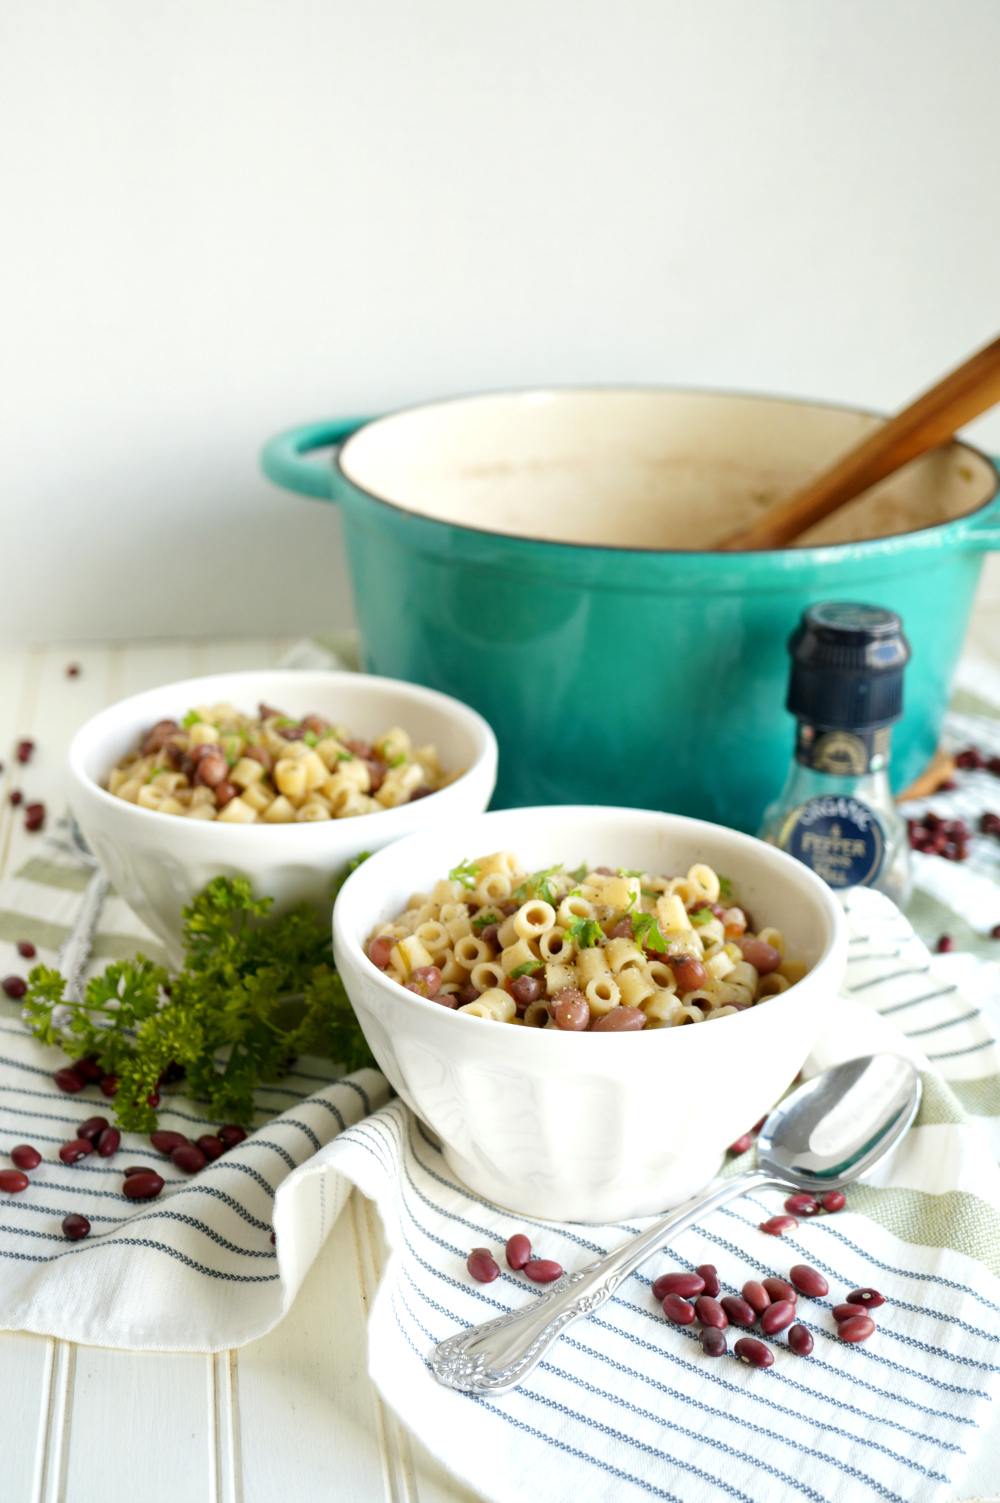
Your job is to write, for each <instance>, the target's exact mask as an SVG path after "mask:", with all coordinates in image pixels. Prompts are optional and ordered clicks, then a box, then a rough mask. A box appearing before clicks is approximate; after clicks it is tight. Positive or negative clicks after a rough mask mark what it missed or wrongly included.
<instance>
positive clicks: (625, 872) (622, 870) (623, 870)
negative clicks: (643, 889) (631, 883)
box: [618, 866, 646, 877]
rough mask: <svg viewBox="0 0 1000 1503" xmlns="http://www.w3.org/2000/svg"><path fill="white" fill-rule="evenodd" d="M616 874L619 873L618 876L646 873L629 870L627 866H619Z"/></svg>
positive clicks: (635, 875) (641, 875)
mask: <svg viewBox="0 0 1000 1503" xmlns="http://www.w3.org/2000/svg"><path fill="white" fill-rule="evenodd" d="M618 875H619V877H644V876H645V875H646V873H645V872H630V871H629V870H628V868H627V867H625V866H620V867H619V868H618Z"/></svg>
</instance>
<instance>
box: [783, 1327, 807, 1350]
mask: <svg viewBox="0 0 1000 1503" xmlns="http://www.w3.org/2000/svg"><path fill="white" fill-rule="evenodd" d="M786 1339H787V1341H788V1345H789V1346H790V1347H791V1349H792V1351H793V1352H796V1353H797V1354H798V1356H800V1357H808V1356H809V1353H810V1352H811V1351H812V1349H813V1346H814V1342H813V1338H812V1332H811V1331H810V1330H809V1328H808V1327H807V1326H803V1325H796V1326H792V1327H791V1328H790V1329H789V1332H788V1336H787V1338H786Z"/></svg>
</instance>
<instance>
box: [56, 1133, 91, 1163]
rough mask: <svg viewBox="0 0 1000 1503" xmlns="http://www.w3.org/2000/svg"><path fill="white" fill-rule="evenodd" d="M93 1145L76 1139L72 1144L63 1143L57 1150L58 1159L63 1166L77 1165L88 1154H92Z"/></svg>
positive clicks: (83, 1139) (82, 1139) (84, 1139)
mask: <svg viewBox="0 0 1000 1503" xmlns="http://www.w3.org/2000/svg"><path fill="white" fill-rule="evenodd" d="M93 1151H94V1145H93V1143H90V1142H88V1141H87V1139H86V1138H76V1139H74V1141H73V1142H72V1143H64V1144H63V1146H62V1147H61V1148H60V1150H59V1157H60V1158H61V1159H62V1161H63V1163H64V1164H78V1163H79V1162H80V1160H81V1159H85V1158H86V1157H87V1155H88V1154H89V1153H93Z"/></svg>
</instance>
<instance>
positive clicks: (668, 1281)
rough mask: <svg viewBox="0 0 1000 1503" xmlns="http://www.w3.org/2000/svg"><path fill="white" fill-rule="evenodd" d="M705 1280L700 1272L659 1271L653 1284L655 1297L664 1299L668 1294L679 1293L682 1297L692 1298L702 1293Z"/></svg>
mask: <svg viewBox="0 0 1000 1503" xmlns="http://www.w3.org/2000/svg"><path fill="white" fill-rule="evenodd" d="M704 1292H705V1280H704V1279H703V1278H702V1276H701V1274H700V1273H661V1274H660V1277H659V1278H658V1279H657V1281H656V1283H655V1284H654V1285H653V1294H654V1296H655V1298H656V1299H660V1300H662V1299H666V1297H667V1295H668V1294H679V1295H680V1296H681V1298H682V1299H694V1297H695V1295H698V1294H704Z"/></svg>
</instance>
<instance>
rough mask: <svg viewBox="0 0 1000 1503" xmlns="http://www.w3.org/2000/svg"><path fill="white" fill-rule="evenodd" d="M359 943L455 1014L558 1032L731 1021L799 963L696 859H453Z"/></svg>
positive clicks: (797, 972)
mask: <svg viewBox="0 0 1000 1503" xmlns="http://www.w3.org/2000/svg"><path fill="white" fill-rule="evenodd" d="M763 936H766V938H765V937H763ZM367 948H368V955H369V957H370V958H371V960H372V961H373V963H374V964H375V965H376V966H377V967H378V968H379V969H380V970H381V971H382V972H383V973H384V974H385V975H386V976H387V977H388V978H389V979H391V980H393V981H396V982H397V983H398V984H399V985H400V986H401V987H404V988H405V989H406V990H408V991H409V992H411V994H414V995H417V996H420V997H423V998H425V999H427V1000H430V999H431V997H432V996H433V998H434V1000H436V1001H439V1002H441V1001H444V1002H445V1003H446V1005H448V1006H451V1007H452V1008H453V1009H454V1010H455V1011H456V1012H457V1013H458V1014H460V1015H462V1016H465V1017H469V1018H477V1019H480V1020H483V1021H487V1022H500V1023H508V1024H512V1025H515V1026H517V1027H521V1028H546V1029H556V1030H557V1031H561V1032H566V1033H583V1032H590V1033H637V1032H646V1031H648V1030H652V1029H657V1028H676V1027H681V1026H683V1025H684V1024H689V1023H702V1022H706V1021H713V1020H715V1019H721V1018H725V1017H729V1016H731V1015H732V1014H734V1013H736V1012H739V1011H742V1010H743V1009H745V1008H747V1007H753V1006H756V1005H758V1004H759V1003H761V1002H764V1001H766V1000H767V999H768V998H769V997H771V996H774V995H775V994H777V993H778V992H779V991H783V990H785V989H787V987H789V986H791V985H794V983H795V981H797V980H798V979H800V978H801V976H802V975H803V974H804V969H805V968H804V965H803V963H802V962H801V961H799V960H797V959H795V958H793V957H788V958H787V960H786V955H785V938H784V936H783V934H782V933H781V931H780V930H779V929H777V928H775V927H774V926H773V925H772V926H769V927H768V928H766V929H765V930H763V931H761V933H756V932H754V931H753V930H752V928H751V926H750V921H749V916H748V915H747V914H746V912H745V910H743V909H742V908H740V907H739V906H738V900H737V898H736V895H735V894H734V893H733V891H732V884H731V883H730V882H728V881H727V879H726V878H725V877H723V876H720V875H719V874H718V873H716V872H714V871H713V870H712V869H711V868H710V867H708V866H706V865H705V864H704V863H696V864H695V865H694V866H692V867H691V868H690V869H689V870H688V872H687V873H686V874H685V875H683V876H654V875H652V874H650V873H648V872H635V871H628V870H626V869H624V868H621V869H619V870H618V871H614V870H612V869H611V868H610V867H604V866H600V867H598V866H595V867H591V866H589V865H587V863H584V864H583V865H582V866H580V867H578V868H577V869H576V870H575V871H572V870H566V868H565V867H564V866H563V865H562V864H557V865H555V866H552V867H549V868H547V869H545V870H543V871H538V872H533V873H532V872H527V871H525V870H524V869H523V867H522V866H521V864H520V862H519V861H518V859H517V857H516V855H515V854H514V853H513V852H512V851H494V852H492V853H491V854H489V855H485V856H479V857H477V858H475V859H472V860H464V861H460V862H459V863H458V864H457V865H456V866H455V867H453V868H452V870H451V871H450V872H449V873H448V875H447V877H442V878H441V879H440V880H439V881H437V882H435V883H434V885H433V887H432V889H431V891H430V892H429V893H417V894H415V895H414V896H413V897H412V898H411V899H410V904H409V906H408V907H407V908H406V909H405V910H404V911H403V912H401V913H399V914H397V915H396V916H395V918H393V919H392V921H391V922H389V923H385V924H382V925H381V926H380V927H379V928H378V929H376V930H375V931H374V933H372V934H371V935H370V936H369V938H368V946H367ZM756 962H759V964H757V963H756ZM435 970H436V971H437V972H438V974H439V976H440V981H439V983H438V986H437V989H436V991H435V990H433V989H432V986H433V973H434V971H435ZM428 979H431V981H432V986H428ZM616 1047H617V1046H616Z"/></svg>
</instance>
